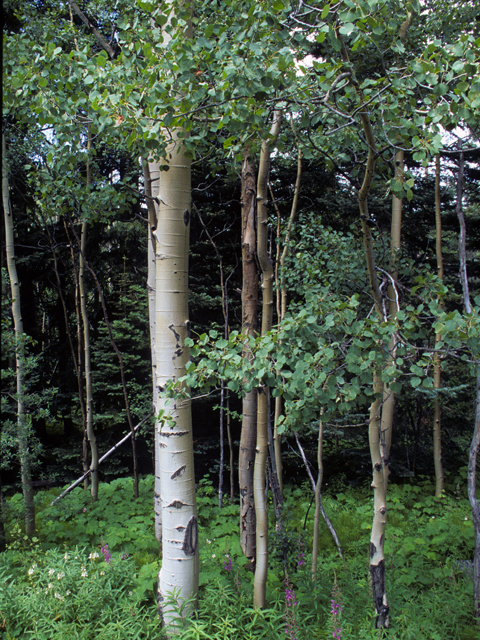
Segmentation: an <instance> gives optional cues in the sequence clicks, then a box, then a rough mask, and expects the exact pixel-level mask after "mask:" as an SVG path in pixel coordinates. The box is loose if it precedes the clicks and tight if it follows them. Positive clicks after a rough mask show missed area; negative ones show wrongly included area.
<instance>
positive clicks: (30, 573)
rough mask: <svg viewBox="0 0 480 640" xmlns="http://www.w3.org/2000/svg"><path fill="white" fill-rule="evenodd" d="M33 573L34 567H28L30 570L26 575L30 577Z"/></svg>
mask: <svg viewBox="0 0 480 640" xmlns="http://www.w3.org/2000/svg"><path fill="white" fill-rule="evenodd" d="M34 571H35V567H30V569H29V570H28V575H29V576H31V575H32V573H33V572H34Z"/></svg>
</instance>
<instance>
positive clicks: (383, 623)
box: [347, 56, 390, 628]
mask: <svg viewBox="0 0 480 640" xmlns="http://www.w3.org/2000/svg"><path fill="white" fill-rule="evenodd" d="M347 58H348V56H347ZM357 92H358V97H359V100H360V101H361V102H363V97H362V95H361V93H360V91H359V90H358V89H357ZM360 117H361V122H362V128H363V132H364V135H365V138H366V142H367V145H368V155H367V163H366V168H365V176H364V179H363V183H362V186H361V188H360V191H359V193H358V203H359V209H360V219H361V221H362V232H363V242H364V248H365V257H366V263H367V271H368V276H369V280H370V290H371V293H372V296H373V299H374V301H375V308H376V311H377V315H378V317H379V320H382V319H383V317H384V314H383V300H382V294H381V291H380V287H379V284H378V278H377V273H376V264H375V257H374V253H373V239H372V231H371V227H370V225H369V224H368V223H369V221H370V213H369V210H368V194H369V192H370V186H371V183H372V180H373V176H374V173H375V165H376V159H377V149H376V144H375V136H374V133H373V129H372V125H371V121H370V117H369V115H368V110H367V109H366V108H362V109H361V111H360ZM373 392H374V394H375V400H374V401H373V403H372V405H371V406H370V417H369V421H370V422H369V429H368V439H369V445H370V456H371V460H372V476H373V478H372V487H373V523H372V533H371V536H370V553H369V556H370V564H369V572H370V577H371V581H372V594H373V604H374V606H375V612H376V614H377V616H376V620H375V627H376V628H383V627H388V626H389V607H388V601H387V591H386V583H385V555H384V543H385V526H386V521H387V520H386V516H387V485H388V473H389V471H388V463H389V461H388V459H389V454H390V450H389V447H388V445H389V442H388V441H387V440H386V431H385V430H382V419H381V404H382V400H383V394H384V388H383V383H382V380H381V377H380V375H379V372H378V371H375V372H374V376H373Z"/></svg>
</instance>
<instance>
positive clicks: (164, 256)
mask: <svg viewBox="0 0 480 640" xmlns="http://www.w3.org/2000/svg"><path fill="white" fill-rule="evenodd" d="M177 133H178V132H172V134H171V135H172V140H171V142H170V143H169V145H168V146H167V149H166V154H167V156H166V158H165V162H166V164H167V165H168V167H169V169H168V171H165V172H164V174H163V175H162V181H161V185H160V186H161V189H160V198H159V199H160V206H159V211H158V221H157V228H156V231H155V233H154V235H155V242H156V256H155V257H156V260H155V262H156V309H155V320H156V335H155V349H156V374H157V376H156V385H157V392H158V401H157V402H158V405H157V415H156V425H155V429H156V430H157V431H158V451H156V455H157V456H158V460H159V472H160V486H161V507H162V552H163V560H162V567H161V569H160V573H159V584H158V603H159V607H160V610H161V613H162V615H163V618H164V621H165V623H166V624H167V625H168V624H169V623H171V622H173V621H174V620H175V619H176V618H177V617H178V616H179V615H180V613H179V611H178V610H174V609H172V608H171V606H169V604H168V601H165V598H166V597H168V596H170V597H171V596H173V595H174V594H176V596H177V597H178V598H179V599H180V601H181V602H184V601H185V600H186V599H190V598H192V597H193V598H196V597H197V595H198V569H199V566H198V521H197V507H196V498H195V474H194V467H193V437H192V421H191V405H190V399H188V398H180V397H176V398H174V399H171V398H166V397H165V395H164V394H163V392H164V391H165V387H166V384H167V382H168V381H169V380H172V381H174V382H175V381H177V380H178V379H179V378H180V377H182V376H183V375H184V374H185V373H186V363H187V362H188V360H189V349H188V348H187V347H185V338H186V337H187V333H188V330H189V320H188V252H189V236H190V216H191V213H190V205H191V187H190V175H191V171H190V160H189V159H188V158H187V157H186V155H185V152H184V146H183V142H182V139H180V138H179V137H177ZM182 133H183V132H182ZM183 615H188V612H187V611H186V610H185V609H184V610H183ZM171 632H172V630H171V629H170V630H169V629H168V628H167V633H171Z"/></svg>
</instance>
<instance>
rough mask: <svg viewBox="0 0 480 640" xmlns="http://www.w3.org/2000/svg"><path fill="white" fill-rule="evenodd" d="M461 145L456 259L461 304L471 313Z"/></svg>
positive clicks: (458, 175) (463, 160)
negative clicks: (460, 286)
mask: <svg viewBox="0 0 480 640" xmlns="http://www.w3.org/2000/svg"><path fill="white" fill-rule="evenodd" d="M461 149H462V143H460V156H459V159H458V174H457V206H456V209H457V217H458V223H459V225H460V233H459V234H458V257H459V258H460V283H461V285H462V291H463V304H464V306H465V311H466V312H467V313H471V311H472V308H471V305H470V293H469V288H468V277H467V251H466V247H465V243H466V239H467V227H466V224H465V215H464V213H463V173H464V164H465V159H464V155H463V152H462V150H461Z"/></svg>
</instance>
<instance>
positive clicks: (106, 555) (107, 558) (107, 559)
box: [101, 543, 112, 562]
mask: <svg viewBox="0 0 480 640" xmlns="http://www.w3.org/2000/svg"><path fill="white" fill-rule="evenodd" d="M101 549H102V553H103V556H104V558H105V562H110V560H111V559H112V554H111V553H110V551H109V550H108V544H106V543H105V545H103V544H102V545H101Z"/></svg>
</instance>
